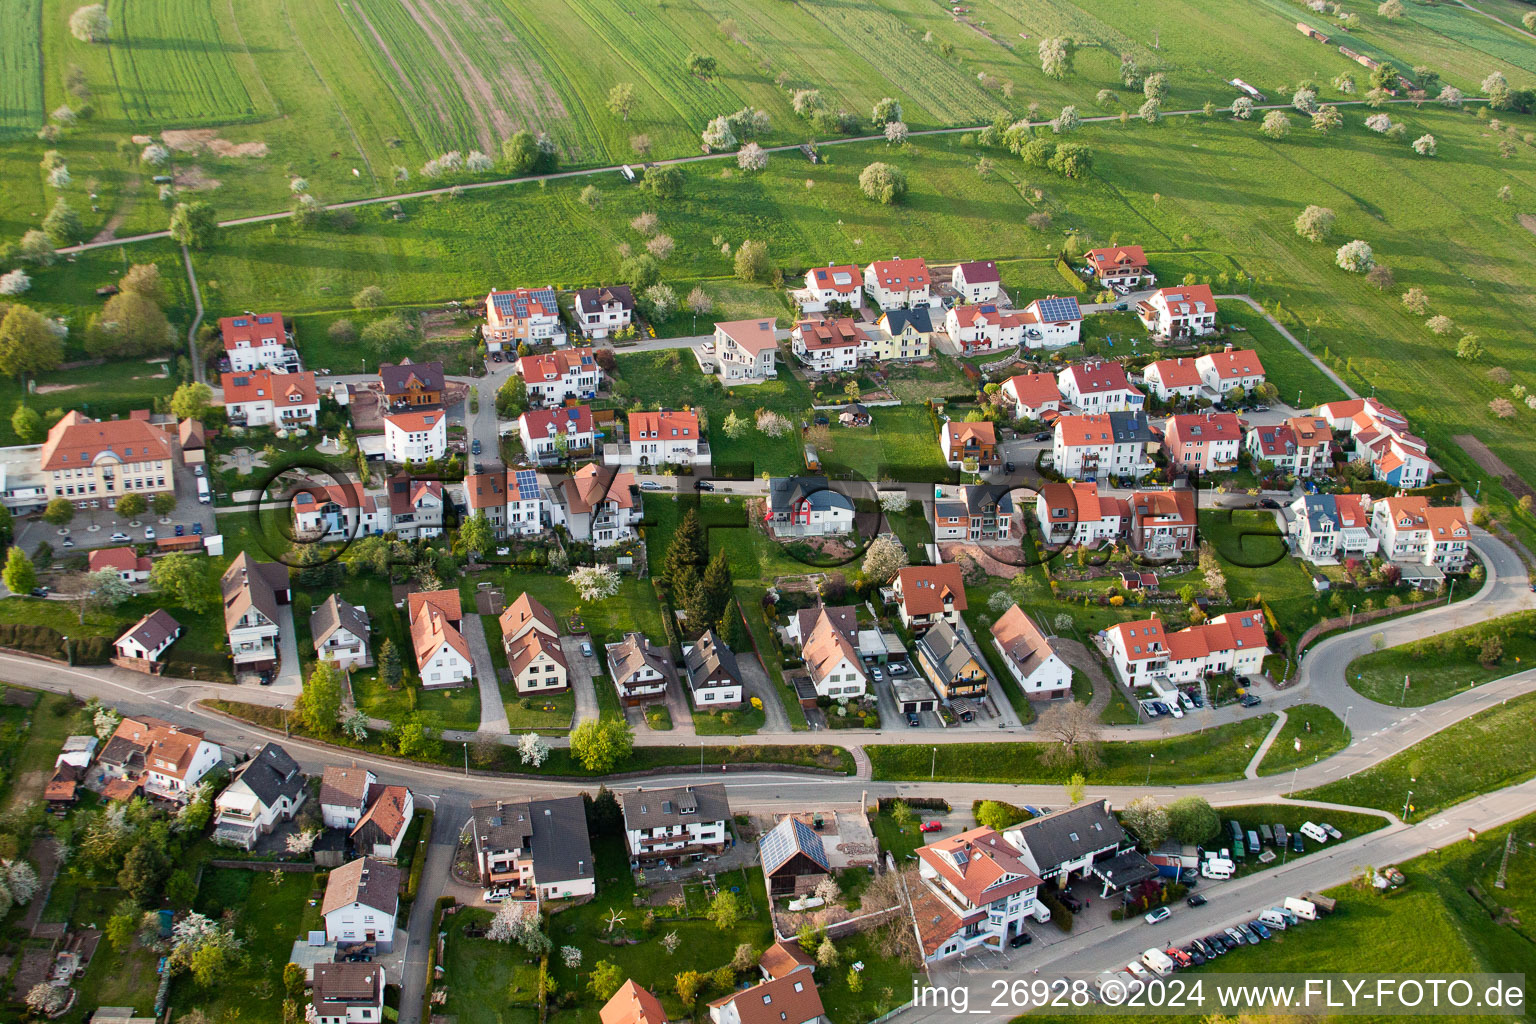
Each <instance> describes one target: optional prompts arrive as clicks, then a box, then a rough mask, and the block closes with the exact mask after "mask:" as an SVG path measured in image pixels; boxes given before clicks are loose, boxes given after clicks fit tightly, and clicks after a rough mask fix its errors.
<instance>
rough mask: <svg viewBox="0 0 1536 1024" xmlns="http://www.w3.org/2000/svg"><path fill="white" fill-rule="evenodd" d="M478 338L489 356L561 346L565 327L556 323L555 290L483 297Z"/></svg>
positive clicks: (518, 290)
mask: <svg viewBox="0 0 1536 1024" xmlns="http://www.w3.org/2000/svg"><path fill="white" fill-rule="evenodd" d="M481 336H482V337H483V338H484V340H485V347H486V348H487V349H489V350H490V351H492V352H500V351H502V350H504V349H516V348H517V347H518V346H519V345H524V344H526V345H530V346H532V345H546V344H548V345H564V344H565V327H564V326H563V325H562V324H561V323H560V302H559V300H558V299H557V298H556V297H555V290H554V289H553V288H550V287H544V288H514V289H512V290H510V291H493V292H491V293H490V294H488V295H486V297H485V327H484V328H483V329H482V332H481Z"/></svg>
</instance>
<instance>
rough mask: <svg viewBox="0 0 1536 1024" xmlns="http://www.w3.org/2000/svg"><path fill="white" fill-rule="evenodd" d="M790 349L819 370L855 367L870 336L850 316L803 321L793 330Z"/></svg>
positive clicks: (818, 371)
mask: <svg viewBox="0 0 1536 1024" xmlns="http://www.w3.org/2000/svg"><path fill="white" fill-rule="evenodd" d="M789 337H790V351H792V352H794V354H795V358H796V359H798V360H800V362H802V363H804V364H805V366H806V367H807V368H808V369H810V370H812V371H814V372H816V373H834V372H837V371H840V370H852V369H853V368H854V367H856V366H858V364H859V355H860V353H861V352H863V351H864V350H866V349H868V348H869V347H870V340H869V335H867V334H865V333H864V329H863V328H862V327H860V326H859V325H858V324H857V323H855V322H854V321H853V319H852V318H851V317H846V316H845V317H842V318H840V319H837V320H801V321H800V322H799V323H797V324H795V329H794V330H793V331H791V332H790V334H789Z"/></svg>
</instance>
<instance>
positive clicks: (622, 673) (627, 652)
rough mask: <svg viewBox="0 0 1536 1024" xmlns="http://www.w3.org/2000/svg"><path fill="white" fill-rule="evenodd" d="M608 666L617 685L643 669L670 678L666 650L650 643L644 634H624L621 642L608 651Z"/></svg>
mask: <svg viewBox="0 0 1536 1024" xmlns="http://www.w3.org/2000/svg"><path fill="white" fill-rule="evenodd" d="M608 666H609V668H610V669H611V670H612V672H613V681H614V682H615V683H619V684H622V683H624V682H625V681H627V680H628V679H630V678H631V677H632V676H634V675H635V674H637V673H638V672H640V671H641V670H642V669H645V668H651V669H654V670H655V671H656V672H659V673H660V674H661V677H662V678H663V679H668V680H670V679H671V678H672V663H671V662H670V661H669V660H668V659H667V657H666V649H665V648H662V647H657V646H656V645H655V644H653V643H651V641H650V640H649V639H647V638H646V636H645V634H644V633H625V634H624V639H623V640H620V641H619V642H618V643H616V644H613V645H612V646H611V647H610V648H609V649H608Z"/></svg>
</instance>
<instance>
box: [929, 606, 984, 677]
mask: <svg viewBox="0 0 1536 1024" xmlns="http://www.w3.org/2000/svg"><path fill="white" fill-rule="evenodd" d="M917 646H918V647H919V648H921V649H922V650H923V652H924V653H926V654H927V655H928V663H929V664H930V665H932V666H934V668H935V669H937V670H938V671H939V672H941V673H942V674H943V676H944V678H946V679H953V678H955V677H956V676H958V675H959V674H960V673H961V672H963V671H965V668H966V666H967V665H969V664H971V663H972V662H974V663H975V664H977V665H981V653H980V652H979V651H976V650H974V649H972V647H971V645H970V644H969V643H968V642H967V641H966V639H965V637H963V636H961V635H960V634H959V632H957V631H956V630H955V627H954V626H951V625H950V624H949V620H948V619H944V620H941V621H940V622H939V623H938V625H936V626H934V627H933V628H932V629H930V630H929V631H928V632H926V633H924V634H923V635H922V636H920V637H918V639H917ZM983 671H985V668H983Z"/></svg>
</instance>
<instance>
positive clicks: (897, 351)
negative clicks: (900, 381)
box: [864, 306, 933, 363]
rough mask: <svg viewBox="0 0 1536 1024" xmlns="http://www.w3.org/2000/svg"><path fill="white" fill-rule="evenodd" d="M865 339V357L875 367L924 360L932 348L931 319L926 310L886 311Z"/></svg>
mask: <svg viewBox="0 0 1536 1024" xmlns="http://www.w3.org/2000/svg"><path fill="white" fill-rule="evenodd" d="M864 333H865V334H866V335H868V336H869V351H868V353H867V354H868V357H869V358H870V359H872V360H874V361H875V362H877V363H888V362H893V361H896V360H900V359H927V358H928V355H929V353H930V352H931V351H932V348H933V317H932V315H930V313H929V312H928V307H927V306H914V307H912V308H911V309H888V310H886V311H885V312H884V313H881V314H880V319H879V320H877V321H875V327H874V330H869V329H867V328H866V329H865V332H864Z"/></svg>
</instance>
